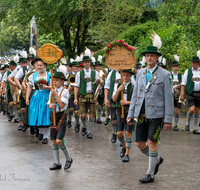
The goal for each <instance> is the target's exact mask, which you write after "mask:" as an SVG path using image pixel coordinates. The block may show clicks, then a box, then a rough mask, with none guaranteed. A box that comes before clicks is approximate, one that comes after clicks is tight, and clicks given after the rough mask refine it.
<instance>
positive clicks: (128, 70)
mask: <svg viewBox="0 0 200 190" xmlns="http://www.w3.org/2000/svg"><path fill="white" fill-rule="evenodd" d="M123 72H126V73H131V74H132V75H134V74H135V73H134V72H133V71H132V69H125V70H123Z"/></svg>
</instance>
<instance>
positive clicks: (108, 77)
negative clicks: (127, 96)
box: [104, 70, 135, 97]
mask: <svg viewBox="0 0 200 190" xmlns="http://www.w3.org/2000/svg"><path fill="white" fill-rule="evenodd" d="M112 72H113V71H111V72H110V73H109V74H108V76H107V79H106V81H105V86H104V88H106V89H108V90H110V80H111V75H112ZM115 80H121V74H120V73H119V72H118V71H117V70H116V78H115ZM131 83H132V85H135V78H134V77H133V76H132V77H131ZM117 86H118V83H114V90H113V94H112V97H113V96H114V94H115V93H116V91H117V90H116V89H117ZM115 90H116V91H115Z"/></svg>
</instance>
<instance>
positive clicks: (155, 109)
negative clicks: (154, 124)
mask: <svg viewBox="0 0 200 190" xmlns="http://www.w3.org/2000/svg"><path fill="white" fill-rule="evenodd" d="M146 70H147V69H146V68H144V69H141V70H140V71H139V72H138V75H137V80H136V83H135V86H134V91H133V94H132V98H131V104H130V107H129V112H128V118H135V117H138V116H139V114H140V111H141V108H142V105H143V102H144V100H145V115H146V118H147V119H157V118H164V122H165V123H172V118H173V110H174V104H173V89H172V85H171V82H170V73H169V72H168V71H166V70H164V69H162V68H160V67H158V68H157V70H156V71H155V72H154V73H153V74H152V75H151V78H150V80H149V83H148V85H147V84H146Z"/></svg>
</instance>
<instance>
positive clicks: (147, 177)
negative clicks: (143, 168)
mask: <svg viewBox="0 0 200 190" xmlns="http://www.w3.org/2000/svg"><path fill="white" fill-rule="evenodd" d="M139 181H140V182H141V183H151V182H154V178H152V177H151V175H149V174H147V175H145V176H144V177H143V178H141V179H139Z"/></svg>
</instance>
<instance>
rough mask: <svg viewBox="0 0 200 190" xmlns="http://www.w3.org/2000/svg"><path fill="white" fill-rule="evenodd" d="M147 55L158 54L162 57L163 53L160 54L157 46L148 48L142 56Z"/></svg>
mask: <svg viewBox="0 0 200 190" xmlns="http://www.w3.org/2000/svg"><path fill="white" fill-rule="evenodd" d="M146 53H156V54H157V55H159V56H161V55H162V53H160V52H158V50H157V47H155V46H147V47H146V49H145V51H144V52H142V53H141V55H143V56H145V54H146Z"/></svg>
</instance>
